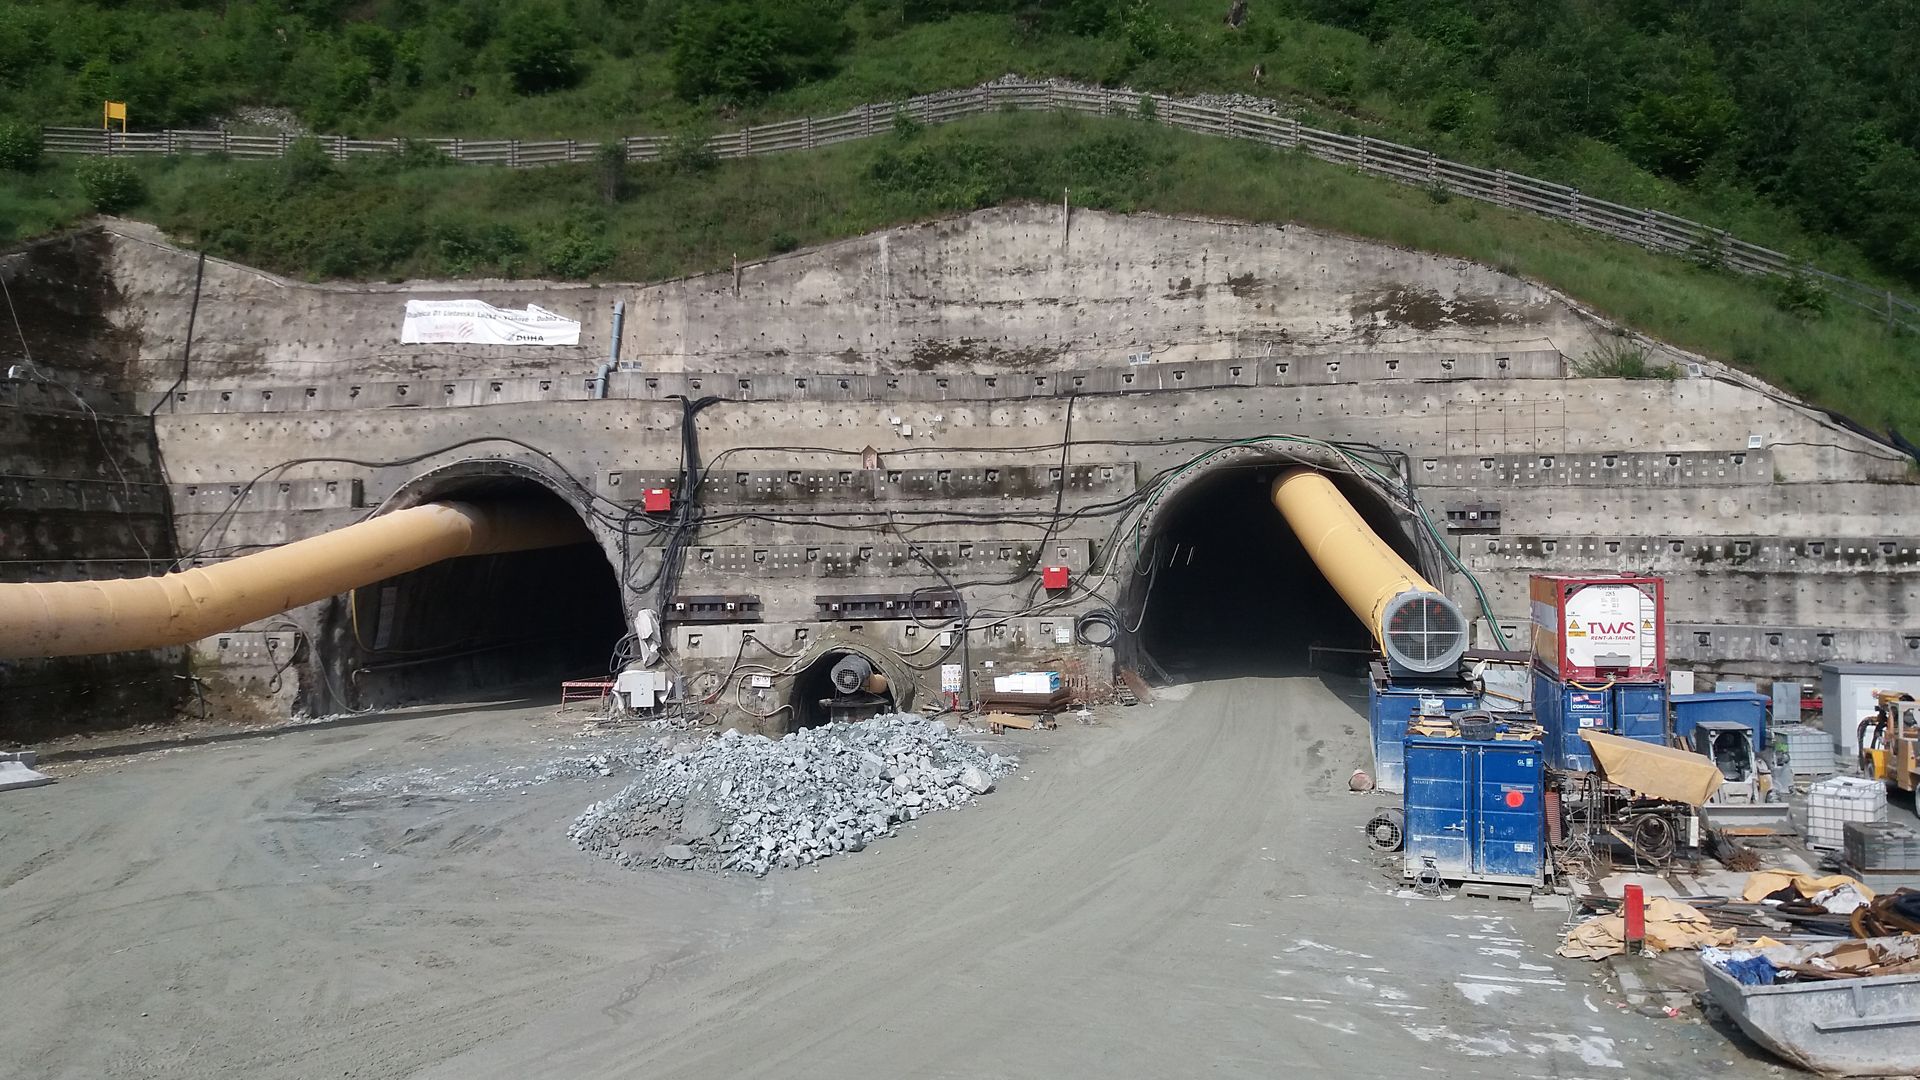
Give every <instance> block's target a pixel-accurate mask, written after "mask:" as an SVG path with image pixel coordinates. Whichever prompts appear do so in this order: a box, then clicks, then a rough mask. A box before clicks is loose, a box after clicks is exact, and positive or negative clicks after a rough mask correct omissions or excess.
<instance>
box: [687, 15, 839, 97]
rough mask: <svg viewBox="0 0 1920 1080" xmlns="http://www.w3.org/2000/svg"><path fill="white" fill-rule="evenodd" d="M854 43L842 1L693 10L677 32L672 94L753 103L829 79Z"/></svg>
mask: <svg viewBox="0 0 1920 1080" xmlns="http://www.w3.org/2000/svg"><path fill="white" fill-rule="evenodd" d="M849 38H850V34H849V32H848V29H847V24H846V12H845V4H844V2H843V0H789V2H785V3H780V4H765V3H751V2H748V0H728V2H724V3H717V4H709V3H699V4H689V5H687V6H685V7H683V8H681V9H680V17H679V21H678V23H677V24H676V25H675V27H674V35H673V51H672V63H673V85H674V90H675V92H676V93H678V94H679V95H680V96H681V97H682V98H684V99H686V100H688V101H699V100H701V99H704V98H716V99H719V100H721V101H727V102H742V101H749V100H752V99H753V98H756V97H760V96H762V95H764V94H769V93H772V92H774V91H776V90H783V89H786V88H787V87H789V86H793V85H795V84H796V83H799V82H802V81H804V80H807V79H816V78H820V77H821V76H824V75H827V74H829V73H831V72H832V71H833V69H834V65H835V62H836V60H837V58H838V57H839V55H840V50H841V49H842V48H844V47H845V46H846V44H847V41H848V40H849Z"/></svg>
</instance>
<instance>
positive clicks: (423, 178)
mask: <svg viewBox="0 0 1920 1080" xmlns="http://www.w3.org/2000/svg"><path fill="white" fill-rule="evenodd" d="M1227 6H1228V5H1227V3H1226V0H783V2H773V0H466V2H463V3H460V4H439V5H435V4H428V3H424V2H422V0H363V2H361V3H358V4H352V5H349V4H346V3H343V2H341V0H223V2H222V3H220V4H212V3H209V2H207V0H148V2H145V3H142V4H137V5H124V4H119V3H110V2H108V0H31V2H27V0H0V243H8V242H11V241H13V240H16V239H19V238H22V237H27V236H32V235H36V234H38V233H42V232H45V231H48V230H50V229H54V228H58V227H60V226H62V225H64V224H67V223H69V222H71V221H73V220H75V219H76V218H77V217H79V216H80V215H82V214H84V213H86V212H88V211H89V210H90V209H96V208H98V209H122V210H124V209H129V208H130V209H131V210H132V211H133V212H136V213H139V214H141V215H143V216H146V217H150V218H152V219H153V220H155V221H156V222H158V223H159V224H161V225H163V226H164V227H166V228H168V229H170V230H173V231H175V232H176V233H178V234H180V235H182V236H185V237H188V238H191V239H193V240H196V241H197V242H200V243H204V244H205V245H206V246H207V247H208V248H209V250H212V251H215V252H218V253H221V254H224V255H228V256H232V257H235V258H239V259H245V260H248V261H252V262H258V263H262V264H265V265H269V266H273V267H276V268H278V269H281V270H284V271H287V272H289V273H294V274H298V275H303V276H309V277H336V276H338V277H394V276H403V275H411V274H454V275H460V274H483V273H484V274H507V275H551V276H561V277H590V276H599V277H624V278H650V277H658V276H666V275H671V274H678V273H686V272H692V271H698V270H703V269H711V268H714V267H717V266H721V265H724V264H725V262H726V261H727V259H728V258H729V257H730V256H731V255H732V254H734V253H736V252H737V253H739V254H740V255H741V256H742V257H751V256H754V255H758V254H764V253H768V252H779V251H787V250H792V249H793V248H795V247H797V246H799V245H801V244H806V243H813V242H818V241H822V240H826V239H831V238H835V237H840V236H845V235H849V234H852V233H857V232H860V231H863V230H867V229H871V228H875V227H879V226H883V225H887V224H893V223H898V222H901V221H907V220H912V219H915V218H918V217H922V216H925V215H928V214H936V213H942V212H949V211H958V210H965V209H971V208H974V207H980V206H987V205H993V204H996V203H1000V202H1005V201H1009V200H1020V199H1044V200H1047V201H1049V202H1051V201H1053V200H1056V199H1057V198H1058V197H1059V192H1060V189H1061V188H1063V187H1064V188H1071V189H1072V190H1073V192H1074V201H1075V202H1076V203H1077V204H1079V205H1092V206H1103V207H1108V208H1112V209H1119V210H1129V209H1158V210H1168V211H1184V212H1195V213H1203V214H1209V215H1222V216H1233V217H1241V218H1246V219H1249V220H1255V221H1285V220H1298V221H1303V222H1307V223H1311V224H1316V225H1321V226H1326V227H1331V228H1336V229H1341V230H1345V231H1348V232H1352V233H1356V234H1359V235H1363V236H1369V237H1374V238H1378V239H1382V240H1387V241H1390V242H1394V243H1399V244H1404V245H1407V246H1409V247H1415V248H1420V249H1424V250H1430V251H1437V252H1444V253H1450V254H1456V255H1460V256H1464V257H1468V258H1474V259H1478V260H1481V261H1485V262H1489V263H1492V264H1494V265H1496V266H1499V267H1501V268H1503V269H1508V270H1511V271H1514V272H1517V273H1520V274H1524V275H1526V276H1529V277H1533V278H1536V279H1539V280H1542V281H1545V282H1548V283H1551V284H1553V285H1555V286H1557V287H1560V288H1562V289H1564V290H1566V291H1568V292H1569V293H1572V294H1574V295H1576V296H1579V297H1580V298H1581V299H1583V300H1584V301H1587V302H1589V303H1592V304H1594V305H1595V306H1596V307H1598V308H1600V309H1602V310H1604V311H1606V312H1607V313H1609V314H1611V315H1613V316H1614V317H1616V318H1618V319H1620V320H1622V321H1623V322H1626V323H1628V324H1630V325H1633V326H1635V327H1636V328H1638V329H1641V330H1643V331H1645V332H1647V333H1649V334H1653V335H1656V336H1659V337H1662V338H1665V339H1668V340H1671V341H1674V342H1676V343H1678V344H1681V345H1685V346H1688V347H1691V348H1695V349H1698V350H1700V351H1702V352H1706V353H1709V354H1712V355H1715V356H1719V357H1721V358H1724V359H1726V360H1729V361H1731V362H1733V363H1736V364H1739V365H1741V366H1743V367H1746V368H1749V369H1751V370H1753V371H1756V372H1758V373H1760V374H1762V375H1763V376H1765V377H1768V378H1770V379H1772V380H1774V381H1776V382H1778V383H1780V384H1782V385H1784V386H1786V387H1788V388H1789V389H1792V390H1794V391H1795V392H1798V393H1801V394H1804V395H1806V396H1808V397H1810V398H1812V399H1814V400H1817V401H1820V402H1822V403H1824V404H1827V405H1829V406H1832V407H1834V408H1836V409H1839V410H1842V411H1845V412H1848V413H1850V414H1852V415H1855V416H1858V417H1860V418H1861V419H1863V420H1865V421H1867V422H1870V423H1886V422H1889V421H1895V422H1900V423H1902V424H1904V425H1906V426H1909V427H1912V426H1914V424H1915V422H1920V386H1916V381H1915V380H1913V379H1912V378H1910V376H1909V374H1908V373H1909V372H1911V371H1912V370H1913V365H1914V364H1915V363H1916V362H1917V361H1920V345H1916V343H1915V341H1914V340H1913V339H1911V338H1907V337H1901V336H1896V335H1893V334H1891V333H1889V332H1888V331H1887V330H1886V329H1885V328H1884V327H1883V326H1882V325H1881V324H1880V323H1879V322H1878V321H1876V320H1875V319H1873V318H1872V317H1871V316H1870V315H1867V314H1864V313H1861V312H1858V311H1855V310H1853V309H1852V308H1851V307H1849V306H1847V305H1845V304H1837V303H1833V302H1832V298H1831V297H1829V296H1828V294H1827V293H1826V291H1825V290H1824V289H1823V288H1822V287H1821V286H1820V283H1819V282H1818V280H1817V279H1815V278H1813V277H1811V276H1807V275H1794V276H1790V277H1786V278H1781V279H1777V280H1774V281H1756V280H1751V279H1743V278H1739V277H1737V276H1734V275H1730V274H1728V273H1726V272H1725V271H1724V265H1725V253H1724V251H1721V250H1718V249H1716V248H1714V247H1712V246H1706V247H1703V248H1701V249H1700V250H1696V251H1693V252H1690V253H1688V254H1687V256H1685V257H1682V258H1670V257H1657V256H1653V255H1650V254H1647V253H1645V252H1641V251H1637V250H1635V249H1633V248H1631V247H1628V246H1627V245H1624V244H1620V243H1618V242H1616V241H1611V240H1607V239H1604V238H1602V237H1599V236H1595V235H1590V234H1581V233H1578V232H1576V231H1573V230H1570V229H1567V228H1565V227H1562V226H1558V225H1554V224H1552V223H1550V222H1546V221H1542V220H1537V219H1532V218H1528V217H1524V216H1520V215H1517V214H1509V213H1505V212H1500V211H1496V210H1494V209H1490V208H1488V207H1486V206H1484V205H1481V204H1478V203H1475V202H1472V201H1471V200H1465V199H1459V198H1450V197H1448V196H1447V195H1446V193H1445V192H1444V191H1440V190H1438V189H1434V190H1420V189H1407V188H1396V187H1394V186H1391V185H1388V184H1385V183H1383V182H1379V181H1374V180H1366V179H1362V178H1359V177H1357V176H1355V175H1354V174H1353V173H1351V172H1350V171H1347V170H1343V169H1339V168H1336V167H1332V166H1327V165H1324V164H1319V163H1315V162H1313V161H1310V160H1307V159H1304V158H1302V157H1299V156H1295V155H1285V154H1278V153H1275V152H1272V151H1268V150H1265V149H1262V148H1260V147H1257V146H1253V145H1248V144H1237V143H1227V142H1223V141H1221V140H1210V139H1205V138H1201V137H1194V136H1186V135H1181V134H1178V133H1175V132H1171V131H1168V130H1165V129H1161V128H1154V129H1152V130H1151V131H1148V130H1145V129H1143V128H1142V126H1141V124H1140V123H1139V122H1138V121H1119V120H1116V121H1106V122H1096V121H1074V120H1068V119H1063V118H1050V117H1038V118H1035V117H994V118H991V119H988V120H982V121H977V122H972V123H969V124H966V125H962V126H960V127H957V128H952V129H934V130H928V131H922V130H920V127H919V125H918V124H916V123H914V122H912V121H911V120H910V119H907V118H898V119H896V123H895V130H894V132H893V135H892V136H891V137H890V138H887V139H882V140H876V141H875V142H872V143H868V144H864V145H852V146H846V147H838V148H834V149H832V150H829V151H825V152H820V153H814V154H796V155H785V156H781V157H777V158H768V159H758V160H753V161H745V162H726V163H721V162H716V161H715V160H714V159H713V157H712V155H711V154H710V153H709V152H708V151H707V150H706V148H705V144H704V137H705V136H706V135H708V134H710V133H713V132H716V131H720V130H724V129H726V128H728V127H732V126H736V125H738V124H743V123H750V122H758V121H764V120H771V119H777V118H782V117H788V116H798V115H817V114H821V113H826V112H831V111H835V110H838V109H842V108H846V107H849V106H852V105H857V104H860V103H863V102H868V101H879V100H886V99H891V98H899V97H903V96H906V95H910V94H914V93H920V92H925V91H931V90H939V89H946V88H951V87H958V86H967V85H972V84H975V83H978V82H980V81H983V80H985V79H989V78H993V77H996V76H998V75H1001V74H1003V73H1006V72H1009V71H1011V72H1016V73H1021V74H1026V75H1031V76H1040V75H1060V76H1066V77H1071V78H1078V79H1082V80H1087V81H1096V82H1102V83H1105V84H1107V85H1127V86H1132V87H1136V88H1139V89H1149V90H1167V91H1175V92H1184V91H1202V90H1210V91H1230V92H1242V93H1257V94H1261V95H1265V96H1271V97H1277V98H1280V99H1282V100H1283V101H1285V102H1286V103H1287V104H1288V105H1289V107H1290V108H1292V109H1293V110H1294V111H1295V112H1296V113H1297V114H1298V115H1300V116H1301V118H1302V119H1303V120H1305V121H1307V122H1309V123H1315V124H1318V125H1320V126H1324V127H1334V128H1339V129H1341V130H1345V131H1350V132H1357V133H1367V134H1374V135H1378V136H1382V137H1386V138H1391V139H1396V140H1398V141H1402V142H1410V143H1414V144H1416V145H1421V146H1426V147H1428V148H1431V149H1433V150H1435V151H1436V152H1439V153H1441V154H1445V155H1447V156H1451V157H1455V158H1459V159H1463V160H1467V161H1472V162H1477V163H1480V164H1483V165H1487V166H1498V167H1504V168H1509V169H1514V170H1518V171H1524V172H1529V173H1532V174H1534V175H1538V176H1542V177H1545V178H1547V179H1551V180H1557V181H1559V182H1562V183H1569V184H1573V185H1576V186H1578V187H1580V188H1581V189H1582V190H1583V191H1586V192H1589V193H1591V194H1594V195H1597V196H1600V197H1604V198H1608V199H1613V200H1615V201H1619V202H1624V203H1628V204H1634V205H1649V206H1657V207H1661V208H1664V209H1667V210H1670V211H1672V212H1674V213H1678V214H1682V215H1685V216H1688V217H1692V218H1695V219H1698V220H1702V221H1705V222H1708V223H1711V224H1713V225H1716V226H1718V227H1721V228H1724V229H1727V230H1729V231H1731V232H1733V233H1734V234H1736V235H1739V236H1742V237H1744V238H1746V239H1749V240H1753V241H1756V242H1759V243H1763V244H1767V245H1768V246H1772V247H1775V248H1779V249H1781V250H1785V251H1789V252H1793V253H1795V254H1796V255H1799V256H1803V257H1806V258H1809V259H1812V260H1813V261H1814V262H1816V263H1817V264H1818V265H1820V266H1822V267H1823V268H1825V269H1828V270H1832V271H1834V272H1838V273H1843V274H1847V275H1850V276H1853V277H1857V278H1861V279H1863V280H1867V281H1870V282H1874V283H1877V284H1883V285H1900V286H1902V287H1905V286H1909V285H1914V284H1916V283H1920V64H1915V63H1914V62H1913V61H1914V59H1915V54H1914V53H1913V42H1915V41H1920V8H1916V7H1915V6H1914V5H1912V4H1911V3H1909V2H1907V0H1861V2H1860V3H1858V4H1852V5H1840V6H1834V5H1820V4H1815V3H1814V2H1813V0H1744V2H1742V3H1740V4H1729V3H1727V2H1726V0H1674V2H1671V3H1649V2H1646V0H1256V2H1255V3H1254V4H1253V7H1252V11H1251V14H1250V16H1249V18H1248V20H1247V22H1246V23H1245V25H1244V26H1241V27H1239V28H1233V27H1229V26H1227V25H1225V23H1224V21H1223V18H1222V16H1223V15H1224V14H1225V13H1226V9H1227ZM106 98H114V99H122V100H126V101H127V102H128V103H129V107H130V112H131V118H132V121H133V124H134V126H135V127H136V129H153V128H159V127H166V126H192V125H196V124H204V123H209V122H212V121H214V120H216V119H219V118H222V117H228V116H231V115H232V114H233V111H234V110H236V109H238V108H240V107H242V106H257V105H268V106H277V107H283V108H287V109H291V110H292V111H293V112H294V113H295V114H296V115H297V116H298V118H299V120H300V121H301V122H302V123H304V124H306V125H307V126H309V127H311V128H313V129H315V130H323V131H338V132H342V133H346V134H352V135H364V136H375V135H390V134H403V135H409V136H424V135H431V134H459V135H467V136H476V137H487V136H495V137H499V136H522V137H530V138H541V137H564V136H581V137H599V136H604V135H608V134H615V133H634V132H642V131H665V132H672V133H676V134H675V135H674V138H673V139H672V141H671V143H670V145H669V147H668V150H667V153H666V154H665V157H664V160H663V161H662V162H660V163H657V164H641V163H635V162H628V161H626V160H625V159H624V157H623V156H622V155H620V154H618V153H617V152H609V153H607V154H604V155H602V156H601V157H599V158H598V159H596V160H595V161H594V162H592V163H591V164H588V165H583V166H579V167H574V168H566V169H551V170H540V171H532V172H506V171H493V170H485V169H472V168H465V167H454V166H451V165H450V164H449V163H447V162H446V161H445V160H444V159H443V158H441V156H440V155H439V154H437V153H435V152H434V151H432V150H431V149H430V148H427V147H425V146H424V145H411V146H409V147H408V149H407V150H406V151H405V152H403V153H401V154H397V155H395V156H393V157H392V158H387V159H382V160H377V161H358V162H355V163H353V164H350V165H347V166H344V167H342V166H338V165H336V164H335V163H333V162H332V161H331V160H329V159H328V158H327V156H326V155H325V154H324V153H321V152H320V150H319V148H318V147H317V146H314V145H311V144H302V145H301V146H299V147H298V148H297V149H296V151H295V153H294V154H292V155H291V156H290V157H289V158H288V159H287V160H286V161H284V162H279V163H272V164H246V163H235V162H225V161H220V160H215V159H205V158H202V159H197V160H188V161H178V162H141V163H138V164H137V165H134V166H128V165H126V164H124V163H117V162H79V161H74V160H64V161H63V160H55V159H53V158H50V157H49V156H47V155H45V154H43V153H42V152H41V148H40V146H39V141H38V139H37V137H36V129H37V125H38V124H40V123H42V122H47V123H55V124H76V125H86V126H91V125H92V124H95V123H97V122H98V118H99V108H100V102H101V100H103V99H106ZM1138 111H1139V113H1140V117H1141V119H1144V120H1151V119H1153V114H1154V110H1153V107H1152V103H1151V101H1150V100H1148V99H1143V101H1142V104H1141V107H1140V109H1139V110H1138ZM1589 359H1590V360H1593V361H1594V362H1599V363H1603V364H1605V365H1608V367H1607V369H1608V370H1610V371H1615V372H1618V373H1620V374H1622V375H1624V376H1626V377H1649V376H1650V377H1656V378H1658V377H1664V376H1663V375H1661V374H1660V373H1659V372H1658V371H1655V370H1652V369H1651V368H1649V367H1648V366H1647V365H1645V363H1644V357H1643V358H1642V363H1641V365H1640V366H1639V367H1635V366H1634V363H1633V361H1632V360H1631V358H1628V357H1623V356H1613V357H1599V358H1589Z"/></svg>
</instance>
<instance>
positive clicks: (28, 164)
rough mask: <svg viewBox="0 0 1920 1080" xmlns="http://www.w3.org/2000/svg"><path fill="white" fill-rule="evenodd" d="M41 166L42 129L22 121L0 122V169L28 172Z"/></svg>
mask: <svg viewBox="0 0 1920 1080" xmlns="http://www.w3.org/2000/svg"><path fill="white" fill-rule="evenodd" d="M38 164H40V129H39V128H37V127H35V126H33V125H32V124H29V123H27V122H25V121H22V120H9V121H0V169H12V170H14V171H15V172H26V171H28V170H30V169H32V168H33V167H34V166H36V165H38Z"/></svg>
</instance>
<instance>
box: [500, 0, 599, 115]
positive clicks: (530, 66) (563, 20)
mask: <svg viewBox="0 0 1920 1080" xmlns="http://www.w3.org/2000/svg"><path fill="white" fill-rule="evenodd" d="M577 45H578V42H577V40H576V39H575V36H574V31H573V24H572V22H571V21H570V20H569V18H568V16H567V13H566V12H565V11H563V10H561V9H560V8H558V7H554V6H550V5H548V4H543V3H536V4H529V5H527V6H525V7H522V8H519V9H517V10H516V11H514V13H513V14H512V15H509V16H508V17H507V21H506V24H505V25H504V26H503V27H502V28H501V36H500V49H501V53H502V55H503V56H504V57H505V59H506V69H507V75H508V77H509V78H510V79H512V81H513V88H514V89H515V90H517V91H519V92H520V93H522V94H544V93H547V92H549V91H552V90H564V89H566V88H567V87H569V86H573V85H575V84H576V83H578V82H579V81H580V75H581V66H580V61H579V59H578V57H577V56H576V55H575V52H574V50H575V48H576V47H577Z"/></svg>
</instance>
